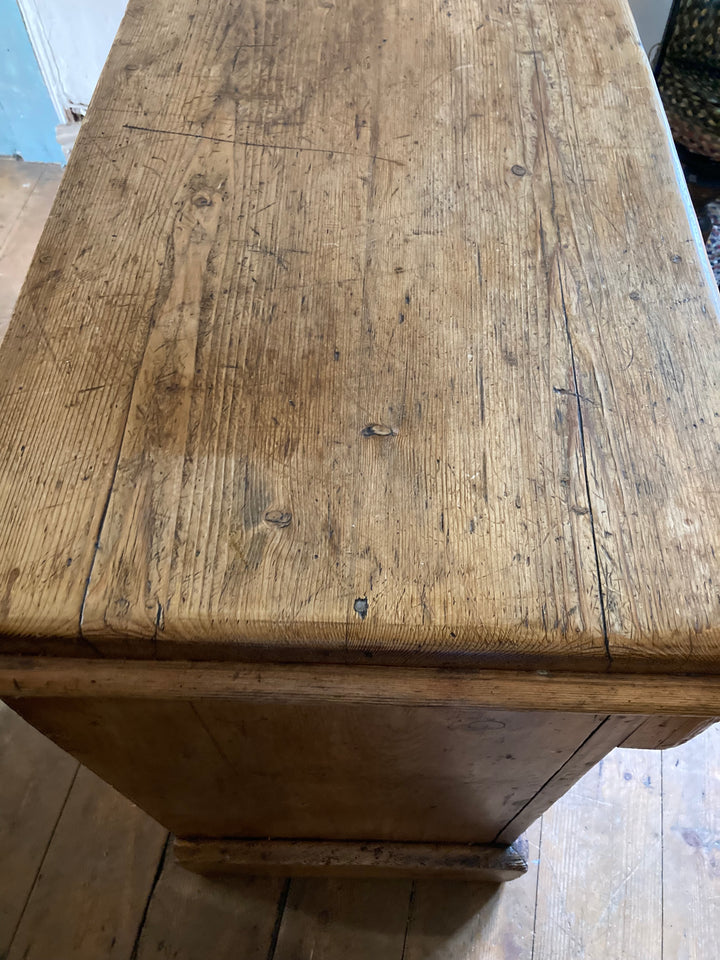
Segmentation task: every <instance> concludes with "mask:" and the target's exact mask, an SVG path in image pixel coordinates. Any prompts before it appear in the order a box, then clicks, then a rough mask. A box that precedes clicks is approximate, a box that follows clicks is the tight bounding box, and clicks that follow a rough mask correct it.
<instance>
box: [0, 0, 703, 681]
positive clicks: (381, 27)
mask: <svg viewBox="0 0 720 960" xmlns="http://www.w3.org/2000/svg"><path fill="white" fill-rule="evenodd" d="M684 201H685V194H684V188H681V187H680V186H679V184H678V181H677V175H676V169H675V167H674V166H673V163H672V160H671V154H670V147H669V141H668V136H667V131H666V128H665V126H664V122H663V121H662V119H661V114H660V109H659V103H658V100H657V98H656V96H655V94H654V92H653V87H652V82H651V78H650V73H649V69H648V66H647V63H646V61H645V59H644V56H643V54H642V51H641V50H640V48H639V46H638V43H637V37H636V34H635V30H634V26H633V23H632V20H631V18H630V15H629V12H628V10H627V8H626V7H625V5H624V3H623V2H621V0H599V2H598V3H595V4H592V5H589V4H577V3H572V2H570V0H503V2H502V3H501V2H498V0H480V2H477V3H472V4H470V3H468V2H466V0H443V2H442V3H439V4H437V5H435V6H433V7H432V9H431V10H429V9H428V8H427V5H426V4H424V3H421V2H420V0H400V2H398V3H394V4H392V5H389V6H388V5H387V4H383V3H380V0H372V2H370V3H353V4H349V5H348V4H346V5H343V6H335V5H334V4H333V3H315V2H311V0H302V2H301V3H300V6H298V5H297V4H296V3H290V2H289V0H279V2H272V3H270V2H267V3H266V2H265V0H249V2H247V3H245V4H242V5H240V6H239V5H237V4H236V3H232V2H230V0H222V2H216V3H209V2H203V3H201V4H199V5H198V3H197V2H196V0H177V2H172V3H171V2H170V0H154V2H152V3H151V2H149V0H131V3H130V5H129V8H128V12H127V15H126V17H125V20H124V22H123V25H122V27H121V30H120V34H119V38H118V41H117V42H116V44H115V46H114V48H113V51H112V53H111V55H110V59H109V61H108V64H107V66H106V69H105V71H104V74H103V77H102V79H101V81H100V84H99V87H98V90H97V92H96V95H95V97H94V101H93V104H92V106H91V108H90V112H89V116H88V119H87V120H86V122H85V123H84V124H83V129H82V131H81V133H80V136H79V139H78V142H77V144H76V146H75V148H74V150H73V154H72V157H71V160H70V164H69V167H68V171H67V174H66V176H65V178H64V181H63V184H62V186H61V190H60V194H59V197H58V201H57V203H56V205H55V208H54V210H53V214H52V216H51V218H50V220H49V222H48V225H47V227H46V230H45V233H44V235H43V238H42V240H41V243H40V247H39V249H38V252H37V256H36V258H35V261H34V263H33V266H32V268H31V270H30V274H29V277H28V280H27V283H26V286H25V288H24V293H23V294H22V296H21V298H20V302H19V305H18V309H17V312H16V314H15V318H14V320H13V322H12V324H11V327H10V330H9V332H8V335H7V337H6V339H5V341H4V343H3V346H2V349H1V351H0V394H2V397H3V404H4V410H5V415H4V417H3V420H2V423H0V445H1V447H2V449H3V450H4V458H5V468H4V469H3V471H2V477H1V478H0V637H1V638H2V640H1V642H2V646H3V649H4V650H6V651H14V652H33V653H37V652H47V651H50V652H53V653H55V654H57V653H63V652H67V653H72V654H73V655H76V654H77V653H78V652H86V653H87V654H92V653H93V652H94V651H99V652H102V653H104V654H111V655H126V656H128V655H129V656H138V657H155V656H161V657H167V658H183V657H190V658H195V659H199V658H203V657H205V658H209V659H214V658H220V659H242V658H249V657H255V656H260V655H264V656H271V657H272V656H274V657H277V656H278V655H280V656H283V657H285V658H288V657H310V656H312V657H315V658H317V657H318V656H320V655H326V656H327V657H330V658H335V659H346V660H352V659H361V660H364V659H365V658H366V657H370V656H372V657H374V659H375V660H383V659H385V660H388V661H403V662H418V663H421V662H428V661H435V662H441V663H463V664H465V663H468V662H471V661H473V660H484V661H485V662H488V663H490V664H492V665H496V666H503V667H508V666H512V665H518V664H525V665H530V666H552V665H557V664H562V665H563V666H564V667H565V668H566V669H580V668H582V669H587V670H596V671H603V670H606V669H607V668H608V667H609V666H612V667H615V668H618V667H622V668H623V669H630V670H638V671H643V670H665V671H677V670H681V669H688V668H691V667H692V668H698V669H703V670H708V671H717V670H719V669H720V655H719V652H718V640H719V636H718V623H719V615H718V606H717V600H716V596H715V594H716V591H715V589H714V587H713V577H714V575H715V573H714V571H715V562H714V560H713V552H712V551H713V544H714V542H715V539H716V536H717V531H718V513H719V511H720V506H719V504H720V497H718V495H717V493H718V490H717V484H718V479H717V477H718V472H717V470H716V464H715V459H716V456H717V445H718V440H719V431H720V415H719V411H720V404H719V403H718V383H717V371H718V359H719V357H720V345H719V343H718V337H717V291H716V290H715V289H714V288H713V286H712V284H711V281H710V278H709V273H708V269H707V264H706V262H705V260H704V259H703V257H702V255H701V254H700V253H699V251H698V234H697V229H696V227H691V225H690V223H689V220H688V218H687V214H686V210H685V206H684Z"/></svg>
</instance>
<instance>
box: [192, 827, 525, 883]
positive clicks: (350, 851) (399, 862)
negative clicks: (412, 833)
mask: <svg viewBox="0 0 720 960" xmlns="http://www.w3.org/2000/svg"><path fill="white" fill-rule="evenodd" d="M175 855H176V857H177V860H178V863H180V864H181V865H182V866H183V867H185V868H186V869H187V870H191V871H193V872H194V873H201V874H206V875H210V876H213V875H218V874H220V875H223V874H242V873H247V874H255V875H266V876H283V877H284V876H298V877H314V876H323V877H328V876H336V877H414V878H425V879H429V878H437V879H443V880H490V881H495V882H504V881H507V880H514V879H516V878H517V877H521V876H522V875H523V874H524V873H526V872H527V867H528V864H527V849H526V845H525V844H524V843H523V841H522V840H520V841H519V842H518V843H516V844H515V845H513V846H496V845H493V844H474V843H473V844H456V843H447V844H446V843H389V842H386V841H378V842H372V841H343V842H336V841H321V840H236V839H232V838H230V839H222V840H212V839H207V840H206V839H200V840H185V839H177V840H175Z"/></svg>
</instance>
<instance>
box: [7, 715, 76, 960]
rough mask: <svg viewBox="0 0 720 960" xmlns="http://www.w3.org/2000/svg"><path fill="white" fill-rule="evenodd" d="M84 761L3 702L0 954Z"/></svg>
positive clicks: (11, 936) (8, 944) (25, 900)
mask: <svg viewBox="0 0 720 960" xmlns="http://www.w3.org/2000/svg"><path fill="white" fill-rule="evenodd" d="M77 769H78V763H77V761H76V760H74V759H73V758H72V757H70V756H68V755H67V754H66V753H63V751H62V750H60V749H59V748H58V747H56V746H55V744H54V743H51V742H50V741H49V740H47V739H46V738H45V737H43V736H42V734H40V733H38V732H37V730H33V728H32V727H31V726H30V725H29V724H27V723H25V721H24V720H22V719H21V718H20V717H18V716H17V715H16V714H14V713H13V712H12V711H11V710H9V709H8V708H7V707H6V706H5V705H4V704H0V864H2V869H0V957H5V956H7V952H8V949H9V947H10V943H11V941H12V938H13V935H14V933H15V930H16V928H17V925H18V923H19V922H20V918H21V916H22V913H23V910H24V909H25V905H26V903H27V900H28V897H29V896H30V891H31V890H32V888H33V884H34V883H35V879H36V877H37V874H38V870H39V869H40V865H41V863H42V861H43V858H44V856H45V851H46V850H47V847H48V844H49V843H50V838H51V837H52V834H53V831H54V829H55V824H56V823H57V821H58V817H59V816H60V813H61V811H62V809H63V806H64V805H65V800H66V799H67V795H68V792H69V790H70V787H71V785H72V782H73V780H74V778H75V774H76V772H77Z"/></svg>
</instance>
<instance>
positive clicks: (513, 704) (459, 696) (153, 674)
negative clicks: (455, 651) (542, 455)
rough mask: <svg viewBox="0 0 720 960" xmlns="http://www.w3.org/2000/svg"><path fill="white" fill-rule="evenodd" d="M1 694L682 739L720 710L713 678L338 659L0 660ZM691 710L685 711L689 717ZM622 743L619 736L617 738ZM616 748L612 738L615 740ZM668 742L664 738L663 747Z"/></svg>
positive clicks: (718, 683) (716, 682) (719, 694)
mask: <svg viewBox="0 0 720 960" xmlns="http://www.w3.org/2000/svg"><path fill="white" fill-rule="evenodd" d="M0 696H4V697H6V698H12V697H22V698H23V699H28V698H43V697H51V698H52V697H68V698H70V699H76V698H80V699H113V698H121V699H130V700H138V699H139V700H187V699H192V700H201V701H213V700H217V701H230V702H232V701H237V702H240V703H242V702H250V703H298V704H300V703H325V704H332V703H365V704H377V705H380V706H381V705H391V704H397V705H399V704H403V705H406V706H410V707H416V706H437V707H441V706H445V707H447V706H457V707H475V708H498V709H509V710H533V709H535V708H536V707H538V706H541V707H542V709H543V710H544V711H549V712H556V711H560V712H573V713H602V712H612V713H615V714H633V715H638V714H654V713H656V711H657V710H658V709H662V711H663V713H664V714H665V716H661V717H654V718H653V717H649V718H648V720H651V721H652V724H651V725H648V726H647V728H646V737H647V738H650V739H653V742H652V743H646V742H643V743H641V742H640V740H638V742H637V743H634V744H632V745H634V746H660V745H661V744H660V743H655V742H654V739H655V736H656V735H655V733H654V732H653V734H652V736H651V734H650V730H651V727H652V729H653V731H654V730H655V725H656V724H657V725H658V735H660V736H661V737H665V738H666V739H668V741H669V738H670V731H671V730H675V729H676V730H677V735H678V736H681V735H682V736H684V735H686V734H687V733H688V732H690V731H691V730H692V729H693V728H697V729H696V732H700V730H701V729H704V727H706V726H707V724H708V722H712V718H714V717H715V716H716V715H717V714H718V713H720V680H718V679H717V678H715V677H688V676H684V677H675V676H658V675H651V676H645V677H643V676H639V675H637V674H627V675H624V676H623V675H620V674H612V675H597V674H570V673H568V674H563V673H551V672H549V671H542V672H534V671H533V672H528V671H509V670H466V671H460V670H452V669H448V668H441V669H433V668H426V667H424V668H401V667H380V666H378V667H359V666H344V665H342V666H341V665H335V664H323V665H321V666H318V665H315V666H305V665H300V664H268V663H263V664H232V666H230V667H228V666H221V665H219V664H217V663H213V662H209V663H176V662H156V661H153V662H148V661H123V660H113V661H109V662H108V661H102V660H78V659H67V660H66V659H63V658H55V657H53V658H45V657H37V658H31V657H2V656H0ZM688 714H692V716H687V715H688ZM619 743H620V741H618V744H619ZM615 745H617V744H615ZM662 745H665V746H667V745H670V744H669V742H668V743H667V744H662Z"/></svg>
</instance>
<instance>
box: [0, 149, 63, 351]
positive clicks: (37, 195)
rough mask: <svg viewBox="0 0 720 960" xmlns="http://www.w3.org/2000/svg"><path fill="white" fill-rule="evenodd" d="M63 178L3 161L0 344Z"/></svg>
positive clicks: (48, 169)
mask: <svg viewBox="0 0 720 960" xmlns="http://www.w3.org/2000/svg"><path fill="white" fill-rule="evenodd" d="M61 177H62V167H60V166H59V165H57V166H55V165H50V164H40V163H24V162H23V161H21V160H11V159H10V158H9V157H0V340H2V338H3V336H4V334H5V331H6V329H7V326H8V324H9V322H10V317H11V314H12V311H13V307H14V306H15V300H16V299H17V295H18V294H19V293H20V288H21V286H22V282H23V279H24V278H25V273H26V271H27V267H28V264H29V263H30V260H31V258H32V254H33V252H34V250H35V247H36V246H37V242H38V240H39V239H40V234H41V232H42V229H43V226H44V224H45V220H46V219H47V216H48V213H49V212H50V207H51V206H52V202H53V200H54V198H55V194H56V193H57V189H58V184H59V183H60V178H61Z"/></svg>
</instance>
